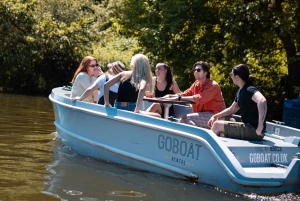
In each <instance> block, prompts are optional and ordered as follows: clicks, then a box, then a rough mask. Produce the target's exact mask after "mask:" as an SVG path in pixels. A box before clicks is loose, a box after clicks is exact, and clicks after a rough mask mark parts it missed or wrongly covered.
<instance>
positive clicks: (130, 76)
mask: <svg viewBox="0 0 300 201" xmlns="http://www.w3.org/2000/svg"><path fill="white" fill-rule="evenodd" d="M130 67H131V68H132V70H131V71H124V72H121V73H119V74H118V75H116V76H115V77H113V78H112V79H110V80H109V81H108V82H106V83H105V85H104V102H105V104H104V105H106V106H108V107H112V105H111V104H110V103H109V88H110V87H111V86H112V85H114V84H115V83H117V82H120V86H119V89H118V98H117V100H116V102H115V104H114V107H115V108H117V109H122V110H128V111H133V112H135V113H139V109H140V107H141V104H142V101H143V97H144V94H145V91H146V87H147V86H148V85H149V86H150V87H152V73H151V68H150V63H149V60H148V57H147V56H145V55H143V54H136V55H134V56H133V57H132V58H131V62H130Z"/></svg>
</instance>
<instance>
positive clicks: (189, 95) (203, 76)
mask: <svg viewBox="0 0 300 201" xmlns="http://www.w3.org/2000/svg"><path fill="white" fill-rule="evenodd" d="M193 71H194V76H195V79H196V80H195V82H194V83H193V84H192V86H191V87H190V88H189V89H187V90H185V91H184V92H183V93H182V94H179V95H169V98H168V99H171V100H174V99H178V100H185V101H191V102H194V104H192V112H193V113H188V114H185V115H184V116H183V117H181V118H180V119H179V122H180V123H185V124H189V125H193V126H198V127H203V128H208V126H207V122H208V120H209V119H210V118H211V116H213V115H214V114H217V113H218V112H220V111H222V110H223V109H225V108H226V106H225V102H224V99H223V96H222V92H221V89H220V86H219V85H218V83H217V82H216V81H214V80H211V79H210V66H209V64H208V63H206V62H204V61H198V62H196V63H195V64H194V65H193Z"/></svg>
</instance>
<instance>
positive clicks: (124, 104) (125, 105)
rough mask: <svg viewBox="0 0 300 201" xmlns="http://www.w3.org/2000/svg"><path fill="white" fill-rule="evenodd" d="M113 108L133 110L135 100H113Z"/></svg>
mask: <svg viewBox="0 0 300 201" xmlns="http://www.w3.org/2000/svg"><path fill="white" fill-rule="evenodd" d="M114 107H115V108H117V109H121V110H128V111H132V112H133V111H134V110H135V107H136V102H115V106H114Z"/></svg>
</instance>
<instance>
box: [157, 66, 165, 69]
mask: <svg viewBox="0 0 300 201" xmlns="http://www.w3.org/2000/svg"><path fill="white" fill-rule="evenodd" d="M164 69H165V68H164V67H163V66H159V67H156V68H155V70H164Z"/></svg>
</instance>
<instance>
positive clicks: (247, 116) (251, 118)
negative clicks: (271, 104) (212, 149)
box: [208, 64, 267, 141]
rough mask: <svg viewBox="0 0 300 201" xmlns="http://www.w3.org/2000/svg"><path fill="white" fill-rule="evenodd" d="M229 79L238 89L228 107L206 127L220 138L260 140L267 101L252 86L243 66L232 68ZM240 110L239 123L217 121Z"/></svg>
mask: <svg viewBox="0 0 300 201" xmlns="http://www.w3.org/2000/svg"><path fill="white" fill-rule="evenodd" d="M230 76H231V79H232V81H233V83H234V84H235V85H237V86H238V87H239V90H238V91H237V93H236V95H235V99H234V101H233V103H232V104H231V106H230V107H228V108H226V109H225V110H223V111H221V112H219V113H217V114H215V115H213V116H212V117H211V118H210V120H209V121H208V127H210V128H211V130H212V131H213V132H214V133H215V134H217V135H218V136H221V137H229V138H235V139H242V140H258V141H259V140H262V139H263V138H264V134H263V133H264V130H265V128H266V120H265V117H266V113H267V101H266V98H265V97H264V96H263V95H262V94H261V92H260V91H259V90H258V88H257V87H256V86H255V85H254V84H253V81H254V80H255V77H253V76H252V75H251V74H250V72H249V69H248V67H247V66H246V65H245V64H239V65H237V66H235V67H233V68H232V71H231V73H230ZM238 110H240V114H241V122H235V121H224V120H218V119H220V118H221V117H225V116H230V115H232V114H234V113H236V112H237V111H238Z"/></svg>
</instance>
